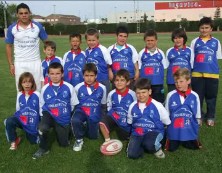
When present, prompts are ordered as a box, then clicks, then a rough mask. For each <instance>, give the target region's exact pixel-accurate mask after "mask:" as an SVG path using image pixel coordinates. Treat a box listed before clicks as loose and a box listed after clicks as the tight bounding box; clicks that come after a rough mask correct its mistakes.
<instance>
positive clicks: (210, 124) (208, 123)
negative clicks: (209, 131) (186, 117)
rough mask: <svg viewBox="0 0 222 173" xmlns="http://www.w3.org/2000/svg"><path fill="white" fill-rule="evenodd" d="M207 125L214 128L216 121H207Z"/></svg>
mask: <svg viewBox="0 0 222 173" xmlns="http://www.w3.org/2000/svg"><path fill="white" fill-rule="evenodd" d="M207 125H208V126H210V127H213V126H214V125H215V122H214V120H207Z"/></svg>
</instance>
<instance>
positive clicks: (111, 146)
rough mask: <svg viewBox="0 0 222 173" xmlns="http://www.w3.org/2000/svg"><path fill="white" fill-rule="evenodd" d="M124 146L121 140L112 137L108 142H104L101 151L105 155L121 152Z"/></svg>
mask: <svg viewBox="0 0 222 173" xmlns="http://www.w3.org/2000/svg"><path fill="white" fill-rule="evenodd" d="M122 148H123V144H122V142H121V141H120V140H117V139H111V140H109V141H107V142H104V143H103V144H102V145H101V147H100V151H101V153H103V154H104V155H107V156H111V155H115V154H117V153H119V152H120V151H121V150H122Z"/></svg>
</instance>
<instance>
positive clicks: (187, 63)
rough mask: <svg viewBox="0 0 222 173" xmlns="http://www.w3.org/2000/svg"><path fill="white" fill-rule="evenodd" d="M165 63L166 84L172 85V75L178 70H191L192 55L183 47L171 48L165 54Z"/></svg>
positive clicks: (187, 48)
mask: <svg viewBox="0 0 222 173" xmlns="http://www.w3.org/2000/svg"><path fill="white" fill-rule="evenodd" d="M166 57H167V58H166V61H167V65H168V68H167V84H174V78H173V74H174V73H175V72H176V70H178V69H179V68H187V69H188V70H189V71H191V69H192V65H193V60H194V55H193V51H192V50H191V49H190V48H189V47H187V46H185V45H184V47H183V48H181V49H179V48H177V47H171V48H170V49H168V50H167V52H166Z"/></svg>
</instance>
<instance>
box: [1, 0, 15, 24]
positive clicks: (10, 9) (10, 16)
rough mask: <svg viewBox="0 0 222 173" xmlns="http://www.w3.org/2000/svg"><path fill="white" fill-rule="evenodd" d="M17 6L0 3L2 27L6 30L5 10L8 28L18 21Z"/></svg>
mask: <svg viewBox="0 0 222 173" xmlns="http://www.w3.org/2000/svg"><path fill="white" fill-rule="evenodd" d="M16 7H17V6H16V4H9V5H7V4H4V3H3V2H2V1H1V3H0V16H1V18H0V27H2V28H4V27H5V20H4V17H3V16H4V10H5V12H6V16H5V17H6V21H7V26H9V25H10V24H12V23H13V22H15V21H16V20H17V17H16Z"/></svg>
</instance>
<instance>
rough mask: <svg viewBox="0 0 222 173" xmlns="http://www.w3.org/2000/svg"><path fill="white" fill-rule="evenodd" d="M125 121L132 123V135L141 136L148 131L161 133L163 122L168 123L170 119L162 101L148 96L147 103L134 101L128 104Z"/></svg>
mask: <svg viewBox="0 0 222 173" xmlns="http://www.w3.org/2000/svg"><path fill="white" fill-rule="evenodd" d="M127 123H128V124H132V129H131V133H132V135H134V136H143V135H145V134H146V133H148V132H149V131H155V132H159V133H162V134H163V133H164V124H165V125H169V124H170V123H171V121H170V118H169V113H168V112H167V110H166V109H165V108H164V106H163V105H162V103H160V102H158V101H156V100H154V99H152V98H151V97H150V98H149V100H148V101H147V103H138V102H137V101H135V102H133V103H132V104H131V105H130V107H129V111H128V115H127Z"/></svg>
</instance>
